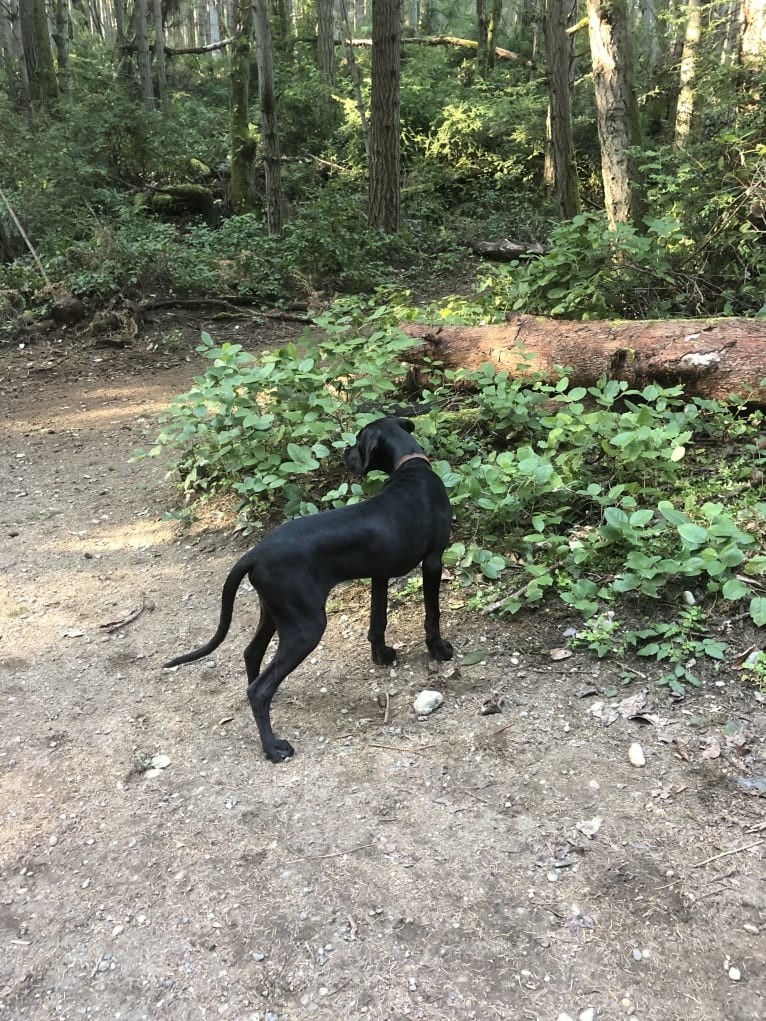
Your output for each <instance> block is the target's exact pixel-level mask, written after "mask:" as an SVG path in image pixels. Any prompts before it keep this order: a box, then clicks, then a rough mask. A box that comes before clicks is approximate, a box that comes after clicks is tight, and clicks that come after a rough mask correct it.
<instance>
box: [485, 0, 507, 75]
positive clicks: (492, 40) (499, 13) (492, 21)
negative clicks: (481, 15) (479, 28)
mask: <svg viewBox="0 0 766 1021" xmlns="http://www.w3.org/2000/svg"><path fill="white" fill-rule="evenodd" d="M502 18H503V0H492V11H491V13H490V16H489V28H488V30H487V51H488V52H487V60H488V61H489V66H490V67H494V66H495V49H496V48H497V36H498V33H499V31H500V22H501V21H502Z"/></svg>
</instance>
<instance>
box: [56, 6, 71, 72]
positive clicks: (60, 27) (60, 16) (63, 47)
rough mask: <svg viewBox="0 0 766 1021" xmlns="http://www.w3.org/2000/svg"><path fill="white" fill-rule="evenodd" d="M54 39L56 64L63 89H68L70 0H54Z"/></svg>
mask: <svg viewBox="0 0 766 1021" xmlns="http://www.w3.org/2000/svg"><path fill="white" fill-rule="evenodd" d="M53 23H54V31H53V41H54V43H55V44H56V66H57V68H58V80H59V85H60V86H61V88H62V91H63V90H65V89H66V81H67V68H68V66H69V0H54V3H53Z"/></svg>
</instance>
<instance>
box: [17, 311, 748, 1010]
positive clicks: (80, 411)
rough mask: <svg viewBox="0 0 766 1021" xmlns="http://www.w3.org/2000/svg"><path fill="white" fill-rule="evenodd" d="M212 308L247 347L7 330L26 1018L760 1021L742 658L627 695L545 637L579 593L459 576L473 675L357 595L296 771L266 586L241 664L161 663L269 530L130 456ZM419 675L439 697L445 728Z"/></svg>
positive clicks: (294, 690)
mask: <svg viewBox="0 0 766 1021" xmlns="http://www.w3.org/2000/svg"><path fill="white" fill-rule="evenodd" d="M201 327H204V328H207V329H208V330H210V331H211V332H212V333H213V334H214V335H216V333H218V335H219V336H220V335H222V334H221V331H220V330H219V329H217V328H216V326H215V324H213V323H207V322H205V320H204V318H203V317H202V316H200V317H199V319H198V320H194V319H193V317H189V316H187V317H186V318H185V320H184V321H183V323H182V324H181V325H180V326H179V323H178V322H175V321H173V319H172V317H171V316H170V314H168V315H167V316H158V317H157V318H156V321H155V324H154V326H153V327H151V328H150V331H149V332H148V333H146V332H145V333H144V334H142V335H141V336H139V337H136V338H134V339H133V340H132V341H131V343H130V345H129V346H128V347H126V348H125V349H121V350H120V349H112V348H109V347H97V346H94V345H93V343H92V342H91V341H84V340H81V339H77V338H75V337H74V336H71V335H69V336H67V335H66V334H64V335H62V334H56V333H54V334H52V335H50V336H49V337H47V338H43V339H40V340H38V341H37V342H36V343H34V344H33V345H30V346H27V347H26V348H24V349H23V350H19V349H18V347H16V346H14V347H10V346H8V347H6V348H5V349H2V350H0V402H1V404H2V408H3V415H2V422H0V428H2V434H3V439H2V447H1V448H0V462H1V463H2V474H3V478H4V479H5V482H4V484H3V486H2V488H1V489H0V536H1V541H0V568H1V569H2V590H1V591H0V685H1V687H0V693H1V695H2V699H1V700H0V730H1V731H2V734H3V741H2V744H1V745H0V1021H21V1019H24V1021H38V1019H44V1018H60V1019H79V1018H121V1019H127V1021H134V1019H135V1021H137V1019H139V1018H168V1019H187V1018H188V1019H192V1018H214V1017H215V1018H230V1019H235V1021H250V1019H252V1021H256V1019H257V1021H264V1019H265V1021H310V1019H321V1021H324V1019H328V1021H329V1019H333V1021H335V1019H338V1021H340V1019H343V1021H355V1019H391V1021H393V1019H404V1018H411V1019H426V1021H436V1019H454V1021H458V1019H460V1021H462V1019H477V1021H491V1019H504V1021H557V1019H562V1021H563V1019H565V1018H566V1017H569V1018H572V1019H575V1021H577V1019H580V1021H589V1019H594V1018H595V1019H623V1018H628V1017H632V1018H635V1019H640V1021H713V1019H724V1018H725V1019H726V1021H755V1019H756V1018H762V1017H765V1016H766V954H765V953H764V937H765V934H766V856H765V855H764V851H766V824H765V823H764V818H766V814H765V812H764V809H765V808H766V800H765V799H764V798H762V797H758V796H754V795H753V794H748V793H747V791H746V790H745V789H744V788H743V785H742V783H741V781H742V779H743V778H748V777H749V778H752V777H757V776H763V775H764V774H765V773H766V705H764V699H763V696H762V695H760V694H759V693H758V692H756V691H755V690H754V688H753V687H752V686H751V685H748V684H747V683H746V682H745V681H743V680H742V678H741V675H740V674H738V673H737V672H735V671H733V670H730V669H728V667H725V668H724V669H723V670H721V671H720V672H719V673H713V672H710V673H704V671H703V676H704V683H703V685H702V687H701V689H700V690H699V691H694V692H690V693H689V695H688V697H687V698H685V699H684V700H681V701H672V700H670V699H669V698H668V696H667V692H666V689H658V688H657V687H656V686H655V685H654V683H653V680H652V678H651V677H648V676H646V665H645V664H642V663H636V664H635V667H636V670H637V671H640V673H637V675H636V680H635V682H634V683H633V684H631V685H630V686H628V687H620V682H619V679H618V676H617V671H616V668H615V667H614V666H613V665H610V664H607V663H598V662H596V661H594V660H593V659H591V658H589V656H588V655H587V654H586V653H584V652H575V653H574V654H573V655H571V656H570V657H568V658H565V659H560V660H559V659H555V658H552V657H551V650H553V649H555V648H557V647H561V646H563V645H565V644H566V639H565V637H564V631H565V629H566V628H567V627H570V626H571V625H572V624H573V623H576V622H575V621H573V620H571V619H567V617H566V615H565V614H563V613H562V611H561V610H560V609H558V610H556V609H550V610H548V611H545V610H543V611H540V612H538V613H536V614H533V615H527V616H522V617H519V618H515V619H512V620H498V619H493V618H488V617H486V616H482V615H481V614H479V613H477V612H471V611H469V610H468V609H467V607H466V606H465V605H464V596H463V595H462V594H461V593H460V592H458V591H457V590H453V589H452V588H450V587H449V586H448V585H445V589H444V593H443V604H444V611H445V612H444V631H445V635H446V636H447V637H449V638H450V640H451V641H452V642H453V643H454V645H455V647H456V650H457V653H458V658H457V663H458V670H457V671H455V672H453V671H452V670H451V669H449V670H445V669H443V668H442V669H441V670H440V671H439V672H431V670H430V669H429V664H428V662H427V657H426V654H425V649H424V645H423V642H422V615H421V610H420V607H419V606H418V604H417V602H416V601H415V600H414V599H412V598H409V599H404V598H398V599H396V600H395V606H394V610H393V613H392V619H391V625H390V632H389V634H390V638H391V639H392V640H393V643H394V644H395V645H397V646H398V648H399V649H400V658H399V664H398V666H397V667H396V668H395V669H394V670H390V671H389V669H387V668H385V669H384V668H375V667H372V666H371V664H370V662H369V647H368V644H367V641H366V630H367V622H366V612H367V610H366V608H367V594H366V592H365V590H364V587H363V586H362V585H361V584H359V585H352V586H348V587H345V588H342V589H339V590H337V591H336V593H335V594H334V596H333V598H332V603H331V606H330V614H329V618H330V623H329V627H328V630H327V633H326V635H325V638H324V641H323V642H322V644H321V646H320V647H319V648H318V649H317V651H316V652H315V654H314V655H313V656H312V657H311V659H310V661H308V662H306V663H304V664H303V665H302V666H301V667H300V668H299V669H298V670H297V671H296V672H295V674H294V675H293V676H292V677H291V678H290V679H289V680H288V681H287V682H286V683H285V684H284V685H283V687H282V690H281V691H280V693H279V695H278V698H277V699H276V701H275V705H274V718H275V725H276V728H277V730H278V731H281V732H282V733H283V735H284V736H286V737H289V738H290V740H291V741H293V743H294V744H295V746H296V755H295V757H294V758H293V759H291V760H290V761H289V762H287V763H285V764H283V765H278V766H275V765H272V764H271V763H270V762H268V761H266V760H265V759H264V758H263V756H262V753H261V749H260V745H259V743H258V740H257V733H256V729H255V725H254V723H253V720H252V717H251V714H250V710H249V707H248V704H247V700H246V697H245V683H244V672H243V665H242V659H241V654H242V650H243V648H244V645H245V644H246V642H247V641H248V640H249V636H250V634H251V633H252V628H253V626H254V623H255V616H256V609H255V606H254V600H253V597H252V595H249V596H248V594H247V593H246V592H242V593H240V598H239V601H238V606H237V612H236V616H235V622H234V626H233V627H232V631H231V633H230V636H229V640H228V641H227V642H226V643H225V645H223V646H222V647H221V648H220V649H219V650H217V652H216V654H215V657H214V659H212V660H206V661H202V662H201V663H198V664H192V665H189V666H186V667H184V668H181V669H179V670H177V671H163V670H162V668H161V664H162V663H163V661H164V660H165V659H167V658H168V657H170V656H172V655H175V654H177V653H180V652H183V651H187V650H189V649H191V648H193V647H195V646H196V645H198V644H200V643H201V642H202V641H205V640H207V638H208V637H209V636H210V635H211V634H212V631H213V629H214V625H215V622H216V620H217V615H218V605H219V595H220V586H221V583H222V580H223V578H224V576H225V574H226V571H227V569H228V567H229V566H230V564H231V563H232V562H233V560H234V559H235V558H236V557H237V556H238V555H239V554H240V553H241V552H242V551H243V550H244V549H245V548H246V547H247V546H248V545H249V544H250V541H248V540H247V539H245V538H244V537H243V536H242V535H241V534H238V533H236V531H235V530H234V528H233V521H232V518H231V516H230V515H228V514H227V513H226V512H225V509H221V508H218V510H217V511H216V510H215V509H210V510H209V511H208V512H206V513H205V514H204V516H203V517H202V518H201V519H200V520H198V521H197V522H195V523H193V524H192V525H191V527H188V528H184V527H183V526H182V524H181V523H180V522H179V521H178V520H173V519H169V518H168V517H167V516H166V512H167V511H168V510H169V509H170V508H172V507H173V506H175V505H176V496H175V493H174V490H173V487H172V483H170V482H168V481H167V480H165V478H164V475H165V468H164V466H163V464H162V463H160V462H159V461H157V460H142V461H132V460H131V455H132V453H133V451H134V450H135V448H137V447H140V446H145V445H146V444H147V439H148V438H149V439H151V438H152V437H153V434H154V431H155V429H156V415H157V414H158V413H159V412H160V411H161V410H162V409H163V407H164V406H165V405H166V404H167V402H168V401H169V400H170V398H171V397H173V396H174V395H175V394H177V393H179V392H182V391H183V390H185V389H186V388H187V387H188V385H189V384H190V382H191V379H192V377H193V375H194V374H195V373H196V372H198V371H199V369H200V367H201V366H200V361H199V360H198V356H197V355H196V354H195V352H194V345H195V342H196V338H197V337H198V335H199V328H201ZM171 329H172V330H174V331H175V332H173V337H174V341H173V343H172V344H170V345H168V344H166V343H162V342H159V343H158V344H156V345H155V344H154V343H152V342H151V341H152V336H153V334H152V330H153V331H154V333H155V334H156V336H155V340H157V339H158V338H160V337H161V336H163V335H165V334H167V332H168V330H171ZM231 330H232V327H231V326H228V327H227V331H228V336H231ZM294 330H295V327H288V326H284V327H283V326H281V325H280V324H275V323H270V324H268V325H267V326H265V327H264V328H263V329H261V327H260V326H259V327H257V328H256V327H253V328H252V329H247V330H246V329H245V328H240V331H239V334H240V336H239V339H242V336H244V335H245V334H247V340H246V341H245V343H251V344H252V345H253V346H255V345H259V346H264V345H269V344H272V345H276V344H279V343H281V342H282V341H283V340H284V339H286V337H287V336H288V334H290V332H291V331H292V335H293V336H294ZM727 638H728V641H729V643H730V647H731V649H732V650H733V652H736V651H738V650H742V649H745V648H747V647H748V646H749V645H750V644H752V643H753V642H754V641H756V640H757V636H756V635H754V634H753V632H752V631H748V628H747V626H746V624H745V623H743V622H742V621H739V622H735V623H734V625H733V628H732V629H731V630H730V632H729V633H728V635H727ZM469 653H471V654H472V655H469V656H468V662H469V663H470V662H472V663H473V665H468V663H466V664H465V665H463V666H460V661H461V659H462V658H463V657H465V656H466V655H467V654H469ZM476 653H481V654H482V655H481V656H477V655H476ZM477 660H478V661H477ZM641 674H643V675H644V676H643V677H642V676H641ZM615 685H616V686H617V687H618V688H619V694H618V695H617V696H616V697H614V698H612V699H608V698H605V697H604V696H603V694H601V693H600V692H601V690H602V689H608V688H610V687H612V686H615ZM423 688H438V689H440V690H441V691H442V692H443V693H444V696H445V701H444V705H443V706H442V708H441V709H439V710H438V711H437V712H436V713H434V714H433V715H432V716H430V717H428V718H426V719H418V718H417V717H416V716H415V714H414V712H413V710H412V703H413V699H414V696H415V695H416V694H417V693H418V692H419V691H420V690H421V689H423ZM491 698H496V700H497V701H498V702H502V706H501V707H500V708H501V712H500V713H498V714H495V715H482V713H481V709H482V706H483V704H484V703H485V701H486V700H488V699H491ZM612 710H614V711H612ZM633 742H639V743H640V744H641V746H642V748H643V751H644V755H645V759H646V764H645V766H643V768H639V767H636V766H634V765H632V764H631V762H630V760H629V757H628V750H629V747H630V745H631V744H632V743H633ZM155 756H161V758H160V759H154V757H155ZM152 759H154V763H152V762H151V760H152ZM147 766H150V767H152V768H148V769H147Z"/></svg>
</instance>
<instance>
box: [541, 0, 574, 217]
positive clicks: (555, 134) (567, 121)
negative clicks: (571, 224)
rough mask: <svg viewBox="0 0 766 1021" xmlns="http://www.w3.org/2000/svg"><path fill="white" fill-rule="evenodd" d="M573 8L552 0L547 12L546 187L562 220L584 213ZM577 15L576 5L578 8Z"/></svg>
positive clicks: (568, 0) (549, 2)
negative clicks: (575, 131)
mask: <svg viewBox="0 0 766 1021" xmlns="http://www.w3.org/2000/svg"><path fill="white" fill-rule="evenodd" d="M572 9H573V5H572V4H571V3H570V0H548V2H547V3H546V9H545V49H546V67H547V70H548V125H547V136H548V137H547V139H546V151H545V183H546V184H547V186H548V187H549V189H550V191H551V193H552V195H553V198H554V201H555V203H556V207H557V211H558V215H559V216H560V217H561V219H562V220H571V219H572V217H573V216H576V215H577V213H579V211H580V196H579V189H578V184H577V169H576V167H575V158H574V139H573V137H572V85H571V81H572V74H571V71H572V62H573V60H574V34H573V33H567V28H568V26H569V22H570V20H571V16H570V12H571V11H572ZM574 10H575V11H576V5H575V6H574Z"/></svg>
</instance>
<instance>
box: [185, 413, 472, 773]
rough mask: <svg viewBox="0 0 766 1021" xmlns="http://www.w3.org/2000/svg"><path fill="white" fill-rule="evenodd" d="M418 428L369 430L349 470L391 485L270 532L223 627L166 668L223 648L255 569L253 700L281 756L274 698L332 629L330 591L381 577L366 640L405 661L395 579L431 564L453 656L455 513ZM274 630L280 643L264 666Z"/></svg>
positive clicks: (429, 582) (429, 593) (435, 601)
mask: <svg viewBox="0 0 766 1021" xmlns="http://www.w3.org/2000/svg"><path fill="white" fill-rule="evenodd" d="M413 429H414V426H413V424H412V422H410V421H409V420H407V419H405V418H393V417H391V418H381V419H378V420H377V421H376V422H372V423H371V424H370V425H367V426H365V427H364V429H362V431H361V432H360V433H359V435H358V436H357V438H356V443H355V444H354V446H353V447H349V449H348V450H347V451H346V454H345V462H346V467H347V468H349V469H350V470H351V471H353V472H356V473H357V474H359V475H365V474H367V472H369V471H372V470H373V469H374V468H377V469H380V470H382V471H385V472H388V473H389V475H390V478H389V479H388V481H387V482H386V484H385V486H384V487H383V489H382V491H381V492H380V493H378V495H377V496H373V497H372V498H371V499H369V500H366V501H364V502H363V503H359V504H355V505H353V506H351V507H342V508H340V509H338V510H330V511H324V512H323V513H321V514H314V515H312V516H311V517H305V518H296V519H295V520H294V521H288V522H286V523H285V524H284V525H280V526H279V528H276V529H274V531H273V532H270V533H269V534H268V535H267V536H265V538H263V539H262V540H261V542H260V543H259V544H258V545H257V546H255V547H254V548H253V549H251V550H250V552H249V553H246V554H245V555H244V556H243V557H241V558H240V559H239V560H238V561H237V563H236V564H235V565H234V567H233V568H232V569H231V571H230V572H229V576H228V577H227V579H226V582H225V583H224V586H223V595H222V598H221V617H220V620H219V622H218V629H217V631H216V633H215V634H214V635H213V637H212V638H211V639H210V641H209V642H208V643H207V645H203V646H202V648H200V649H196V650H195V651H194V652H189V653H187V654H186V655H185V656H178V657H177V658H176V659H172V660H170V662H169V663H166V664H165V666H166V667H172V666H179V665H180V664H181V663H189V662H191V661H192V660H195V659H201V658H202V657H203V656H207V655H208V654H209V653H211V652H212V651H213V649H216V648H217V647H218V646H219V645H220V644H221V642H222V641H223V640H224V638H225V637H226V634H227V632H228V630H229V625H230V624H231V617H232V610H233V606H234V597H235V596H236V594H237V589H238V588H239V585H240V583H241V581H242V579H243V578H244V577H245V575H248V576H249V578H250V581H251V582H252V585H253V587H254V588H255V590H256V591H257V593H258V597H259V599H260V605H261V617H260V621H259V623H258V629H257V631H256V633H255V637H254V638H253V640H252V641H251V642H250V644H249V645H248V647H247V649H245V666H246V668H247V681H248V685H247V697H248V699H249V700H250V706H251V708H252V710H253V716H254V717H255V722H256V723H257V725H258V732H259V734H260V737H261V744H262V745H263V750H264V752H265V753H266V755H267V756H268V758H270V759H271V761H272V762H281V761H282V760H283V759H286V758H289V757H290V756H291V755H292V754H293V749H292V746H291V745H290V744H289V742H287V741H284V740H281V739H280V738H278V737H276V736H275V734H274V731H273V730H272V729H271V719H270V707H271V700H272V698H273V697H274V693H275V692H276V690H277V688H278V687H279V685H280V684H281V683H282V681H283V680H284V679H285V677H287V675H288V674H289V673H290V672H291V671H293V670H294V669H295V668H296V667H297V666H298V664H299V663H302V662H303V660H304V659H305V658H306V657H307V656H308V655H309V653H310V652H311V651H312V650H313V649H315V648H316V646H317V645H318V644H319V640H320V639H321V637H322V635H323V634H324V630H325V628H326V626H327V615H326V613H325V604H326V602H327V597H328V595H329V593H330V590H331V589H332V588H334V586H335V585H337V584H338V582H341V581H348V580H350V579H351V578H371V579H372V600H371V606H370V631H369V634H368V636H367V637H368V638H369V641H370V645H371V646H372V658H373V660H374V661H375V663H380V664H383V665H386V664H390V663H393V662H394V661H395V659H396V651H395V650H394V649H392V648H390V647H389V646H388V645H386V643H385V633H386V622H387V615H388V606H387V604H388V580H389V578H398V577H400V576H401V575H403V574H407V573H408V572H409V571H411V570H412V569H413V568H414V567H417V565H418V564H421V563H422V566H423V598H424V601H425V611H426V612H425V631H426V645H427V646H428V650H429V652H430V653H431V655H432V656H433V657H434V658H435V659H439V660H446V659H451V658H452V646H451V645H450V643H449V642H447V641H445V640H444V639H443V638H442V636H441V633H440V631H439V584H440V582H441V573H442V554H443V552H444V549H445V547H446V545H447V542H448V541H449V532H450V525H451V523H452V511H451V508H450V504H449V499H448V497H447V493H446V490H445V488H444V485H443V484H442V481H441V479H440V478H439V476H438V475H436V473H435V472H434V471H432V470H431V466H430V464H429V462H428V458H427V457H426V455H425V454H424V453H423V450H422V448H421V447H420V446H419V445H418V443H416V442H415V440H414V438H413V437H412V436H411V435H410V433H411V432H412V431H413ZM274 632H277V635H278V639H279V644H278V645H277V650H276V652H275V654H274V658H273V659H272V660H271V662H270V663H269V665H268V666H267V667H266V668H265V669H264V670H263V671H261V662H262V660H263V657H264V654H265V652H266V648H267V646H268V644H269V642H270V641H271V639H272V637H273V635H274Z"/></svg>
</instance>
